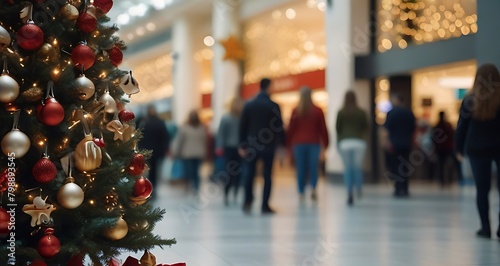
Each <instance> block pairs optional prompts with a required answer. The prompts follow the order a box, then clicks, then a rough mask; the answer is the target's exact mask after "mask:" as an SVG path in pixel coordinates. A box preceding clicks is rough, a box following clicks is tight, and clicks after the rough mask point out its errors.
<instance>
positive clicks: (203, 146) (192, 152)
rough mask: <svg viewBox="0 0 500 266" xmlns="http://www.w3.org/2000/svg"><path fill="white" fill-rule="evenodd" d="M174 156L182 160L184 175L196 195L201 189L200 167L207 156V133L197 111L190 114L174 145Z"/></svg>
mask: <svg viewBox="0 0 500 266" xmlns="http://www.w3.org/2000/svg"><path fill="white" fill-rule="evenodd" d="M173 151H174V156H175V157H177V158H180V159H181V160H182V164H183V167H184V175H185V176H186V178H187V180H188V181H189V182H190V183H191V185H192V188H193V191H194V193H195V194H196V193H198V191H199V189H200V167H201V164H202V162H203V159H204V158H205V157H206V155H207V132H206V128H205V126H204V125H203V124H202V123H201V121H200V117H199V115H198V112H197V111H196V110H193V111H191V112H190V113H189V116H188V120H187V123H186V124H185V125H183V126H181V127H180V129H179V131H178V133H177V136H176V139H175V141H174V144H173Z"/></svg>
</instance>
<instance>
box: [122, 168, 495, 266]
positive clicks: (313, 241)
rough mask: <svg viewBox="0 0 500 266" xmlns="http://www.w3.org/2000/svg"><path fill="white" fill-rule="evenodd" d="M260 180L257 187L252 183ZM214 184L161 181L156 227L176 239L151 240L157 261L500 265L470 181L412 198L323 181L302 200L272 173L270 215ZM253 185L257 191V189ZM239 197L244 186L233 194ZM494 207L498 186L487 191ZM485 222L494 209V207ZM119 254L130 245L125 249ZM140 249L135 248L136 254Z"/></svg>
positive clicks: (217, 265) (291, 184) (289, 182)
mask: <svg viewBox="0 0 500 266" xmlns="http://www.w3.org/2000/svg"><path fill="white" fill-rule="evenodd" d="M256 187H257V188H261V187H262V186H256ZM221 192H222V191H221V190H220V189H219V188H218V187H217V186H215V185H211V184H209V183H205V185H204V187H203V192H202V196H201V200H200V201H197V200H194V198H193V197H192V196H190V195H188V194H186V192H185V190H183V189H179V188H173V187H171V186H169V185H167V184H163V185H162V187H161V188H160V193H159V194H160V198H159V199H158V200H157V201H156V202H155V204H156V205H158V206H161V207H163V208H166V210H167V215H166V217H165V220H164V221H162V222H161V223H160V224H159V225H158V226H157V228H156V231H157V232H158V233H159V234H161V235H163V236H165V237H175V238H177V241H178V244H177V245H175V246H173V247H171V248H166V249H165V250H161V249H157V250H154V251H153V253H154V254H155V255H156V256H157V262H158V263H173V262H179V261H184V262H187V265H188V266H198V265H200V266H212V265H213V266H226V265H228V266H229V265H235V266H259V265H263V266H270V265H279V266H288V265H293V266H303V265H340V266H358V265H359V266H379V265H380V266H412V265H415V266H416V265H418V266H427V265H429V266H435V265H447V266H448V265H453V266H456V265H500V242H499V241H497V239H493V240H482V239H477V238H475V236H474V233H475V230H476V229H478V226H479V222H478V219H477V216H476V209H475V200H474V195H475V192H474V188H473V187H467V188H459V187H456V188H453V189H449V190H444V191H441V190H440V189H439V188H438V187H437V186H431V185H419V186H417V187H415V186H414V187H413V189H412V191H411V192H412V197H411V198H410V199H401V200H396V199H394V198H392V197H391V196H390V195H391V188H390V186H389V185H384V184H382V185H377V186H367V187H366V188H365V191H364V194H363V198H362V199H360V200H358V201H356V202H355V206H354V207H352V208H350V207H347V206H346V195H345V192H344V190H343V188H342V187H339V186H338V185H333V184H331V183H327V182H325V181H322V182H320V189H319V201H318V202H317V203H314V202H312V201H311V200H310V198H309V197H308V198H306V200H305V202H300V201H299V199H298V196H297V193H296V192H295V180H294V178H291V177H281V178H276V179H275V183H274V190H273V195H272V206H273V207H274V208H276V210H277V214H276V215H274V216H262V215H260V213H259V203H260V201H259V202H256V203H255V204H254V205H255V206H254V207H255V208H254V212H253V214H252V215H251V216H245V215H244V214H243V213H242V211H241V197H240V198H239V199H238V202H237V203H233V204H231V205H230V206H229V207H224V205H223V204H222V197H221ZM260 192H261V191H260V190H259V191H257V194H258V195H257V198H258V199H260V197H258V196H259V195H260ZM240 196H242V194H240ZM491 199H492V200H493V203H492V206H491V210H492V211H493V210H498V209H499V208H498V194H497V192H495V193H493V194H492V195H491ZM491 216H492V226H494V227H495V228H496V226H497V225H498V215H497V214H496V213H495V214H492V215H491ZM123 255H124V257H125V256H128V255H134V254H123ZM135 256H138V257H140V255H135Z"/></svg>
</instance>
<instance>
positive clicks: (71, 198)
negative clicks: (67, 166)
mask: <svg viewBox="0 0 500 266" xmlns="http://www.w3.org/2000/svg"><path fill="white" fill-rule="evenodd" d="M74 182H75V179H74V178H73V177H71V176H69V177H68V178H66V182H65V183H66V184H65V185H64V186H62V187H61V188H60V189H59V191H58V192H57V201H58V202H59V204H61V206H62V207H64V208H65V209H75V208H78V207H79V206H80V205H82V203H83V200H84V198H85V193H83V190H82V188H81V187H80V186H79V185H77V184H75V183H74Z"/></svg>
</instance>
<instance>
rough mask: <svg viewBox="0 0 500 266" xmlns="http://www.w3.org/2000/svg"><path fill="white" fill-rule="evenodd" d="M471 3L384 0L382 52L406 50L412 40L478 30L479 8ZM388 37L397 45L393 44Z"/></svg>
mask: <svg viewBox="0 0 500 266" xmlns="http://www.w3.org/2000/svg"><path fill="white" fill-rule="evenodd" d="M468 1H469V2H473V1H472V0H468ZM469 6H470V5H468V4H467V5H466V4H463V3H460V2H458V3H454V4H451V5H450V4H448V3H446V1H444V0H432V1H431V0H422V1H418V3H408V2H407V3H405V2H404V1H401V0H383V1H381V5H380V9H379V19H380V20H381V26H380V29H379V30H380V31H379V32H380V34H379V36H378V49H379V52H385V51H388V50H391V49H394V48H395V47H398V48H400V49H404V48H406V47H407V46H408V45H410V44H411V43H416V44H422V43H428V42H433V41H438V40H444V39H449V38H452V37H460V36H466V35H469V34H472V33H476V32H477V28H478V27H477V14H475V13H476V9H475V8H469ZM391 26H392V27H391ZM402 39H403V40H404V42H403V41H401V40H402ZM387 40H389V41H390V42H392V44H398V45H392V47H391V46H390V45H389V42H388V41H387ZM405 42H406V43H405Z"/></svg>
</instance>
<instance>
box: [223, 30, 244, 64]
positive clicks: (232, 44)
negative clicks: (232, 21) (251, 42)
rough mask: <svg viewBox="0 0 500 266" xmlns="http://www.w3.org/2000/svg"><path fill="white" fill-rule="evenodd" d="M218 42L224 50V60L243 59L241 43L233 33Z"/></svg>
mask: <svg viewBox="0 0 500 266" xmlns="http://www.w3.org/2000/svg"><path fill="white" fill-rule="evenodd" d="M220 43H221V44H222V46H224V49H225V50H226V54H225V55H224V60H243V59H244V58H245V50H244V49H243V45H242V44H241V42H240V41H239V40H238V39H237V38H236V37H235V36H234V35H231V36H229V38H228V39H226V40H221V41H220Z"/></svg>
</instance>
